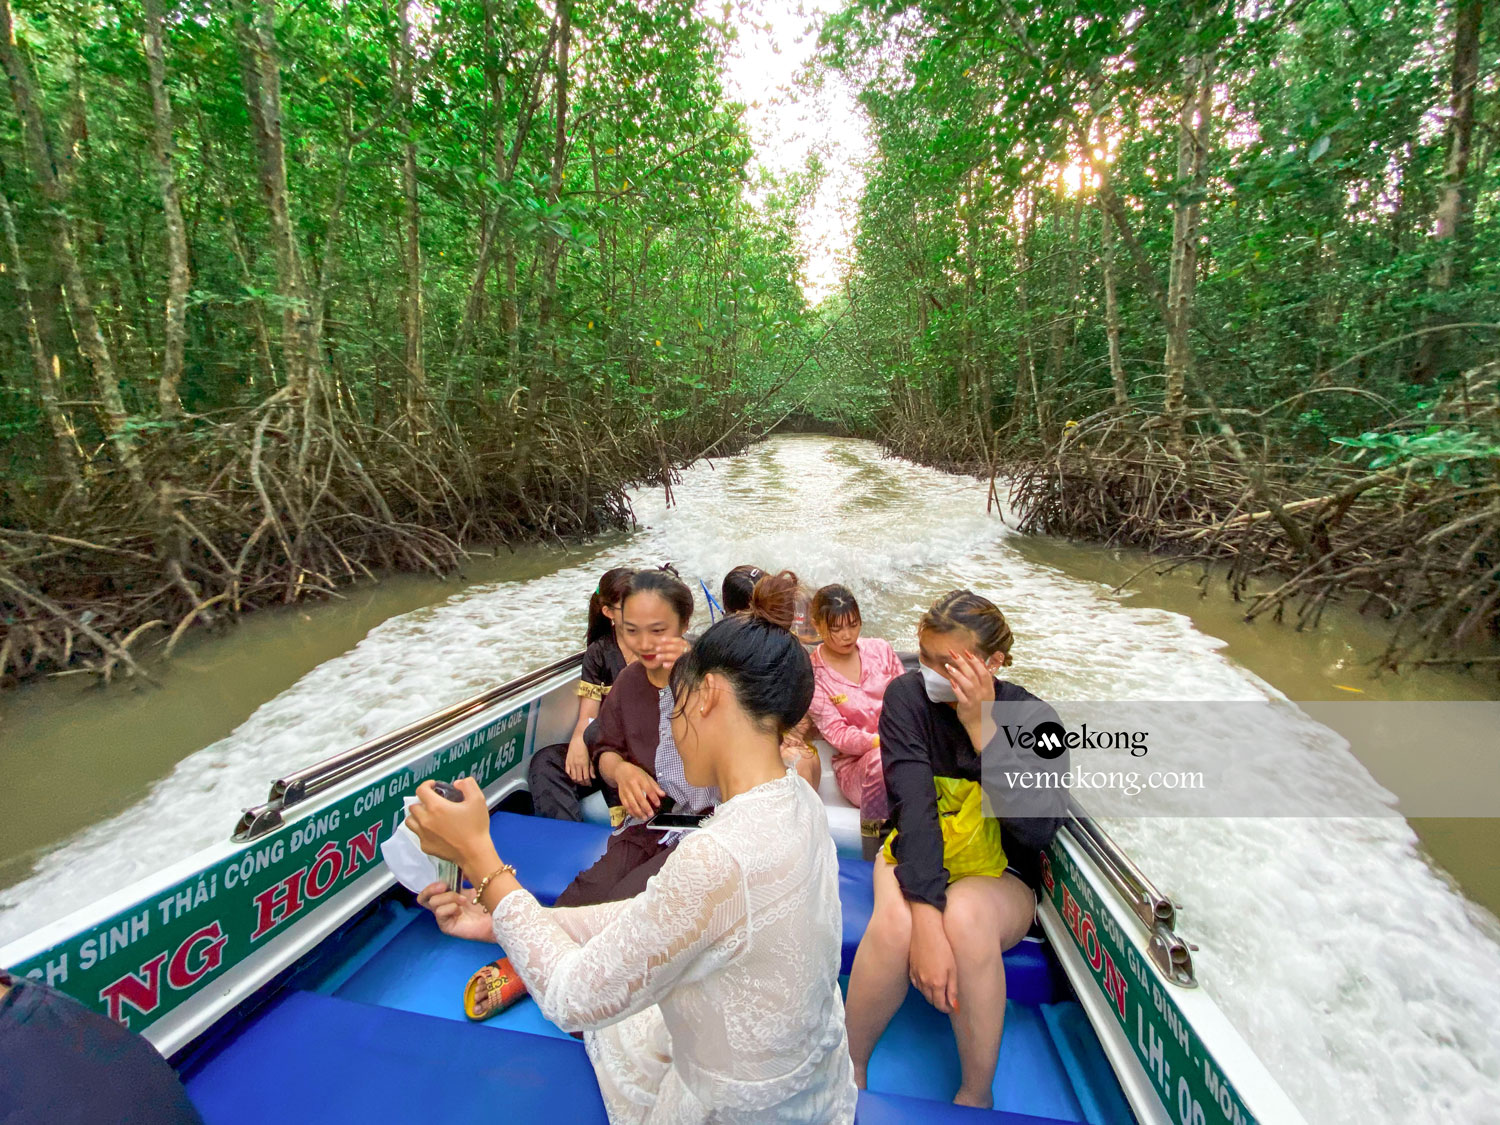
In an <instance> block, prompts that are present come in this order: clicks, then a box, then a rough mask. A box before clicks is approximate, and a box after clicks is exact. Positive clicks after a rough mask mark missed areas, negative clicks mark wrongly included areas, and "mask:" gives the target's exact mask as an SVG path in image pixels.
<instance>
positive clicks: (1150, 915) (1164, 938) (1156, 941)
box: [1063, 797, 1198, 988]
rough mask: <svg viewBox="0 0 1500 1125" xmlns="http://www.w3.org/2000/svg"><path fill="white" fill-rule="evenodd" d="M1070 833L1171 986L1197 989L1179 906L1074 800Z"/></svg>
mask: <svg viewBox="0 0 1500 1125" xmlns="http://www.w3.org/2000/svg"><path fill="white" fill-rule="evenodd" d="M1063 827H1064V828H1066V829H1067V830H1068V834H1069V835H1070V836H1072V837H1073V839H1074V840H1076V841H1078V845H1079V847H1081V848H1082V849H1083V850H1084V852H1085V853H1086V854H1087V855H1088V857H1089V859H1090V860H1092V861H1093V864H1094V866H1095V867H1097V868H1099V870H1100V871H1102V872H1103V873H1104V877H1105V878H1106V879H1107V880H1109V885H1110V887H1111V889H1113V890H1114V892H1115V893H1116V894H1117V895H1118V896H1119V897H1120V900H1121V901H1122V902H1124V903H1125V905H1126V906H1127V907H1129V908H1130V912H1131V913H1132V914H1134V915H1135V917H1136V918H1137V919H1138V920H1139V921H1140V923H1141V925H1142V926H1143V927H1144V928H1145V930H1146V934H1147V936H1148V941H1147V945H1146V954H1147V956H1149V957H1150V958H1151V960H1152V962H1153V963H1154V964H1155V965H1156V967H1157V968H1158V969H1160V970H1161V971H1162V973H1163V974H1164V975H1165V976H1166V978H1167V979H1168V980H1170V981H1171V982H1172V983H1173V984H1179V985H1181V986H1183V987H1184V988H1194V987H1196V986H1197V984H1198V978H1197V977H1196V976H1195V975H1194V973H1193V956H1192V951H1193V949H1194V948H1195V947H1194V946H1192V945H1189V944H1188V943H1187V942H1186V941H1184V940H1183V939H1182V938H1181V937H1179V936H1178V934H1177V932H1176V926H1177V906H1176V904H1175V903H1173V902H1172V900H1171V899H1169V898H1168V897H1167V896H1166V895H1164V894H1162V893H1161V891H1159V890H1157V889H1156V887H1155V885H1154V884H1153V883H1152V882H1151V880H1150V879H1148V878H1146V876H1145V873H1144V872H1142V871H1141V869H1140V868H1139V867H1137V866H1136V865H1135V861H1134V860H1132V859H1131V858H1130V857H1129V856H1128V855H1126V854H1125V849H1124V848H1122V847H1120V845H1119V844H1117V843H1115V841H1114V840H1113V839H1111V838H1110V835H1109V833H1107V832H1105V831H1104V829H1102V828H1100V827H1099V825H1098V823H1097V822H1096V821H1095V820H1094V818H1093V817H1091V816H1089V814H1088V813H1086V812H1085V811H1084V810H1083V807H1082V806H1081V805H1080V804H1079V803H1078V802H1077V801H1076V800H1075V799H1073V798H1072V797H1069V798H1068V816H1067V819H1065V820H1064V821H1063Z"/></svg>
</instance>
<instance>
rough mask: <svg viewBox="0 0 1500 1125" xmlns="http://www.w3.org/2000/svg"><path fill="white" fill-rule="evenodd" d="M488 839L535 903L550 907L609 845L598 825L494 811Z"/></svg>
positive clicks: (606, 835)
mask: <svg viewBox="0 0 1500 1125" xmlns="http://www.w3.org/2000/svg"><path fill="white" fill-rule="evenodd" d="M490 839H492V840H494V841H495V850H496V851H497V852H499V853H500V858H501V859H503V860H504V861H505V862H506V863H511V864H514V865H515V868H516V877H517V878H518V879H520V880H521V885H522V886H523V887H525V888H526V889H527V890H528V891H530V892H531V893H532V894H534V895H536V897H537V901H539V902H542V903H544V904H547V905H550V904H551V903H552V902H553V900H555V899H556V898H557V896H558V895H560V894H562V893H563V891H564V890H565V889H566V888H567V885H568V884H569V883H571V882H572V881H573V879H574V878H575V877H576V876H577V875H578V873H579V872H580V871H583V870H585V869H586V868H589V867H592V866H593V865H594V861H595V860H597V859H598V858H599V857H600V856H601V855H603V854H604V847H605V845H606V844H608V843H609V829H608V828H607V827H606V826H604V825H601V824H585V823H582V822H579V821H574V820H552V819H551V818H549V817H545V816H526V815H524V814H522V813H509V812H497V813H493V814H491V816H490Z"/></svg>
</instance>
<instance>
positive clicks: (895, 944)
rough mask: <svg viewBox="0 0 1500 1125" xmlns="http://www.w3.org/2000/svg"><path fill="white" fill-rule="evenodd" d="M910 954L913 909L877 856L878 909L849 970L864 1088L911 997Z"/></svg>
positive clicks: (858, 1076) (852, 1031) (855, 1055)
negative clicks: (884, 1038)
mask: <svg viewBox="0 0 1500 1125" xmlns="http://www.w3.org/2000/svg"><path fill="white" fill-rule="evenodd" d="M910 954H911V907H910V906H908V905H907V904H906V897H905V896H904V895H902V893H901V886H900V884H898V883H897V882H896V869H895V868H894V867H892V866H891V865H890V864H889V863H887V862H886V861H885V857H884V856H880V857H878V858H877V859H876V860H875V909H874V911H873V912H872V913H871V914H870V924H869V925H868V926H867V927H865V936H864V937H862V938H861V939H860V942H859V951H858V952H857V953H855V955H854V967H853V968H852V969H851V970H850V971H849V998H848V1001H847V1003H846V1004H845V1006H844V1007H845V1017H846V1019H847V1022H848V1029H849V1056H850V1058H851V1059H853V1060H854V1082H855V1084H856V1085H857V1086H858V1087H859V1088H860V1089H861V1090H863V1089H864V1088H865V1072H866V1070H867V1069H868V1068H869V1065H870V1055H871V1054H873V1053H874V1051H875V1044H876V1043H877V1042H879V1041H880V1036H881V1035H882V1034H884V1032H885V1029H886V1025H887V1024H889V1023H890V1022H891V1017H892V1016H894V1015H895V1014H896V1009H897V1008H899V1007H901V1001H903V1000H905V999H906V988H907V982H908V980H909V979H910V977H909V975H908V965H909V964H910Z"/></svg>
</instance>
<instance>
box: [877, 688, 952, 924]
mask: <svg viewBox="0 0 1500 1125" xmlns="http://www.w3.org/2000/svg"><path fill="white" fill-rule="evenodd" d="M926 707H927V693H926V692H925V691H923V690H922V677H921V676H920V675H918V674H916V673H907V674H906V675H904V676H898V677H897V678H896V679H894V680H892V681H891V684H890V686H889V687H888V688H886V690H885V702H884V704H883V705H882V707H881V710H880V764H881V766H882V767H883V768H884V770H885V791H886V796H887V797H888V798H889V800H890V807H891V821H892V823H893V824H894V826H895V828H896V840H895V843H894V844H893V845H892V850H893V851H894V853H895V856H896V881H897V882H898V883H900V884H901V893H902V894H904V895H905V896H906V898H907V900H908V901H910V902H925V903H927V904H928V905H929V906H935V907H937V908H938V909H939V910H942V909H943V908H944V907H945V906H947V905H948V869H947V868H946V867H944V866H943V831H942V829H941V828H940V827H939V826H938V813H937V787H936V786H935V785H934V784H933V780H932V761H931V758H930V757H929V753H930V751H929V748H928V746H927V745H926V730H927V723H926V722H925V721H924V719H925V715H924V711H925V709H926Z"/></svg>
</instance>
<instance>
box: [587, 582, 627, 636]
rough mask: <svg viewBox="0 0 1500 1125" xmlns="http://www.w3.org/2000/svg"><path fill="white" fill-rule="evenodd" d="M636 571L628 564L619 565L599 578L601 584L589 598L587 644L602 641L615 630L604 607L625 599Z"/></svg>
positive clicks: (617, 603)
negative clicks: (627, 588)
mask: <svg viewBox="0 0 1500 1125" xmlns="http://www.w3.org/2000/svg"><path fill="white" fill-rule="evenodd" d="M634 573H635V571H633V570H631V569H630V567H628V566H617V567H615V568H614V569H612V570H606V571H605V572H604V574H603V576H602V577H601V578H600V579H599V585H598V586H597V587H596V588H595V590H594V593H593V595H592V596H591V597H590V598H589V629H588V635H587V637H586V638H585V639H584V642H583V643H584V644H585V645H591V644H593V643H594V642H595V641H602V640H603V639H604V638H605V637H608V636H610V635H611V634H612V633H613V632H614V624H613V623H612V622H611V621H610V619H609V618H608V617H606V616H605V615H604V607H605V606H607V605H619V604H620V603H621V602H623V601H624V600H625V590H626V587H627V586H628V585H629V583H630V576H631V575H632V574H634Z"/></svg>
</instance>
